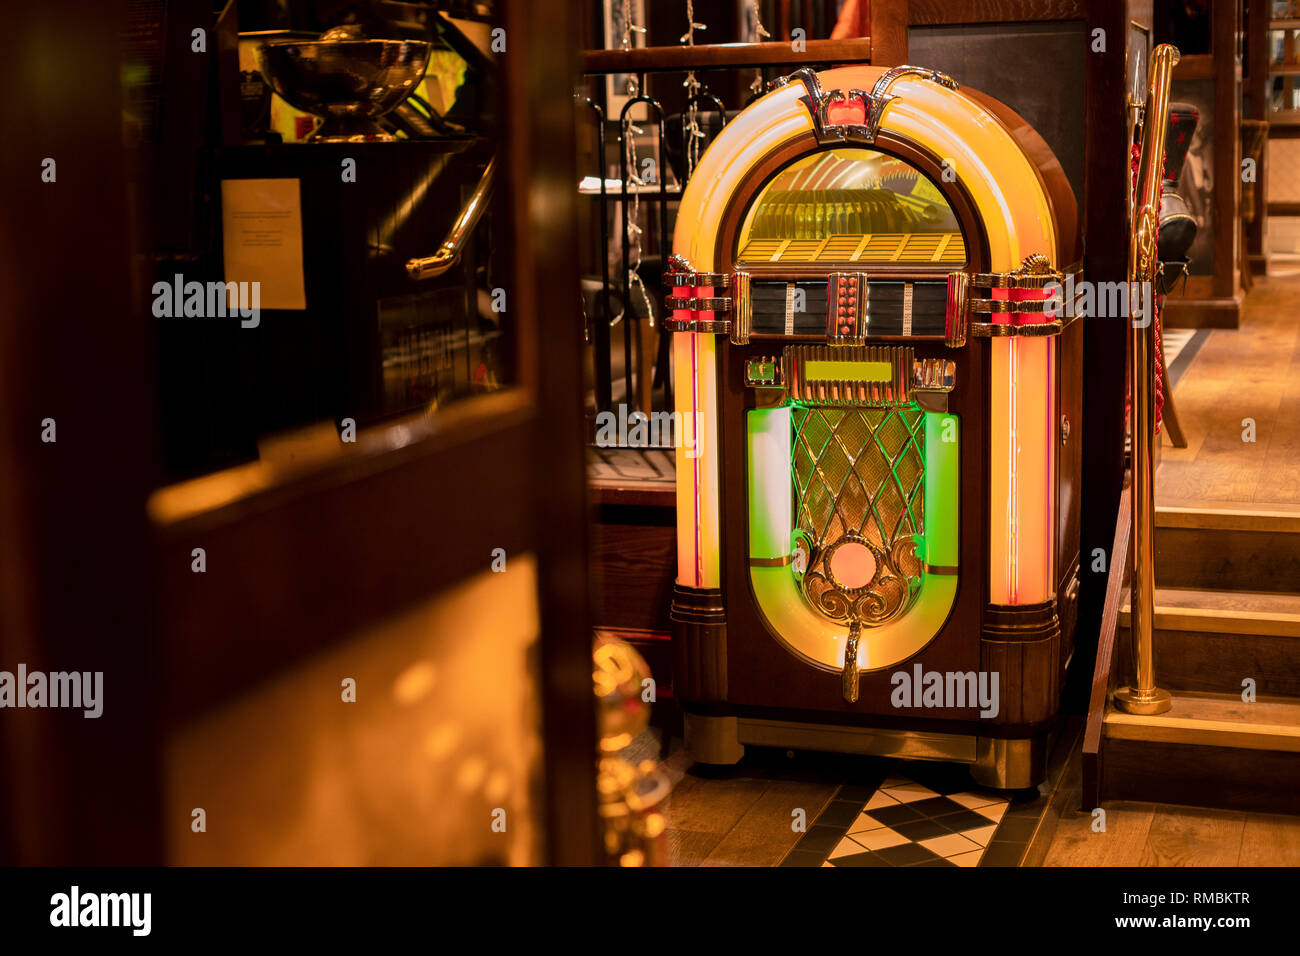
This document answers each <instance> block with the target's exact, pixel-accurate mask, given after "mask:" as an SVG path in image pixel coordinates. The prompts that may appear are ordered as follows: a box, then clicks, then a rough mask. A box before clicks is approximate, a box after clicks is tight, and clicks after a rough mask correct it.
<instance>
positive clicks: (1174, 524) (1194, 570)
mask: <svg viewBox="0 0 1300 956" xmlns="http://www.w3.org/2000/svg"><path fill="white" fill-rule="evenodd" d="M1155 523H1156V558H1155V566H1156V583H1157V584H1158V585H1160V586H1162V587H1180V588H1204V589H1217V590H1242V591H1277V592H1295V591H1300V506H1288V505H1276V504H1270V505H1251V504H1249V503H1242V504H1236V503H1234V504H1232V505H1213V506H1211V505H1208V504H1207V505H1196V506H1191V505H1176V506H1175V505H1159V506H1157V508H1156V514H1155Z"/></svg>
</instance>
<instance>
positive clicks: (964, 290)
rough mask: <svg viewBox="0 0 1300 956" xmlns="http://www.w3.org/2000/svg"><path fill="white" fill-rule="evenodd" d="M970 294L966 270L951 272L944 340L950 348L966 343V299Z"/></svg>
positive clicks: (944, 323)
mask: <svg viewBox="0 0 1300 956" xmlns="http://www.w3.org/2000/svg"><path fill="white" fill-rule="evenodd" d="M969 296H970V276H969V275H968V274H967V273H965V272H950V273H949V274H948V293H947V307H946V310H945V313H944V320H943V341H944V344H945V345H947V346H948V348H950V349H959V348H961V347H962V346H963V345H965V344H966V324H967V318H966V314H967V312H966V300H967V298H968V297H969Z"/></svg>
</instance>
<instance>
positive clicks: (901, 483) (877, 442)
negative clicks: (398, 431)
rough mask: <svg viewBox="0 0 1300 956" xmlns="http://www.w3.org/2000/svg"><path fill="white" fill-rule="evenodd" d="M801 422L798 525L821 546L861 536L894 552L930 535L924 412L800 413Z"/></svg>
mask: <svg viewBox="0 0 1300 956" xmlns="http://www.w3.org/2000/svg"><path fill="white" fill-rule="evenodd" d="M793 415H794V449H793V455H792V462H793V467H794V482H795V495H796V497H797V500H798V502H799V514H798V523H799V527H800V528H802V529H803V530H804V531H806V532H808V534H809V535H810V536H811V537H812V539H813V541H814V542H815V543H817V544H820V545H826V544H829V543H831V542H832V541H834V540H835V539H836V538H839V537H842V536H843V535H845V534H848V533H853V534H859V535H861V536H862V537H864V538H866V539H867V540H868V541H870V542H871V543H872V544H874V545H875V546H876V547H878V548H880V549H882V550H885V551H888V550H889V548H890V547H891V546H892V545H893V543H894V541H896V540H897V539H898V538H899V537H902V536H904V535H920V534H922V533H923V531H924V526H923V525H924V522H923V516H924V480H923V479H924V477H925V462H924V458H923V456H922V449H923V448H924V447H925V413H924V412H923V411H922V410H921V409H920V408H918V407H916V406H903V407H901V408H862V409H859V408H835V407H796V408H795V409H794V410H793Z"/></svg>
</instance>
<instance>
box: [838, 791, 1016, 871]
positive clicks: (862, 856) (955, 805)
mask: <svg viewBox="0 0 1300 956" xmlns="http://www.w3.org/2000/svg"><path fill="white" fill-rule="evenodd" d="M942 789H947V788H941V790H942ZM941 790H935V789H932V788H930V787H927V786H925V785H923V784H920V783H917V782H916V781H914V780H911V779H909V778H908V777H905V776H901V775H895V776H891V777H889V778H888V779H887V780H885V781H884V782H883V783H882V784H881V785H880V789H879V790H877V791H876V792H875V793H874V794H872V796H871V799H870V800H868V801H867V803H866V805H865V806H864V807H863V808H862V812H861V813H859V814H858V815H857V818H856V819H855V820H854V821H853V822H852V823H851V824H849V827H848V830H847V831H846V833H845V835H844V837H843V839H841V840H840V841H839V843H838V844H837V845H836V847H835V849H833V850H831V852H830V855H829V856H828V857H827V860H826V862H825V863H824V864H822V865H823V866H978V865H979V862H980V859H981V858H982V857H983V856H984V852H985V850H986V848H987V847H988V845H989V844H990V843H991V842H992V840H993V834H994V833H995V832H996V831H997V828H998V822H999V821H1000V820H1001V819H1002V817H1003V816H1004V815H1005V814H1006V811H1007V807H1008V805H1009V803H1010V801H1009V800H1008V799H1007V798H1006V797H1003V796H999V795H996V794H994V793H991V792H981V791H977V790H961V791H957V792H950V793H944V792H941Z"/></svg>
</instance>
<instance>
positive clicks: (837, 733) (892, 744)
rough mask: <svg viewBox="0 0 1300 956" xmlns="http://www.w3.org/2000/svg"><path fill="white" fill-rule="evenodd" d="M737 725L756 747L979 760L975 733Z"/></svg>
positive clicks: (753, 720) (752, 721) (754, 721)
mask: <svg viewBox="0 0 1300 956" xmlns="http://www.w3.org/2000/svg"><path fill="white" fill-rule="evenodd" d="M737 723H738V726H737V736H738V738H739V742H740V743H742V744H753V745H755V746H764V747H786V748H793V749H800V750H826V751H830V752H833V753H848V754H871V755H874V756H879V757H910V758H912V759H914V760H941V761H953V762H956V763H971V764H973V763H974V762H975V760H976V758H977V745H976V738H975V737H974V735H971V734H945V733H932V732H926V731H919V730H894V729H891V728H884V727H854V726H852V725H849V724H809V723H802V722H798V721H792V720H770V719H767V718H762V717H740V718H737Z"/></svg>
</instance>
